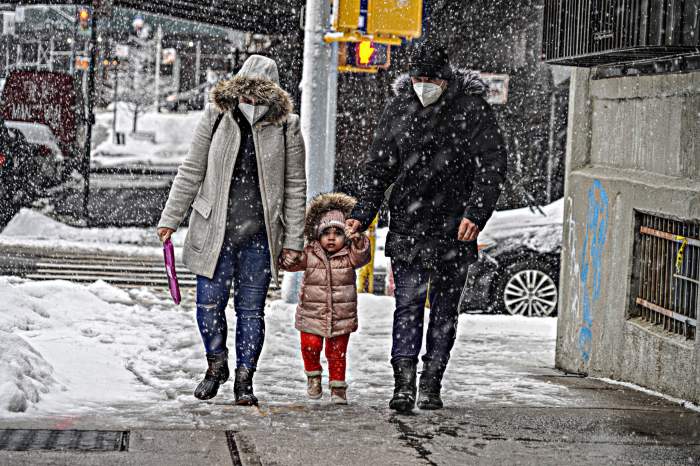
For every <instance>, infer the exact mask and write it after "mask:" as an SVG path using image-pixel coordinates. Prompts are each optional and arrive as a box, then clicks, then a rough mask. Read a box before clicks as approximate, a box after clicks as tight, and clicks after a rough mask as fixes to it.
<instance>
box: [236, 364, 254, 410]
mask: <svg viewBox="0 0 700 466" xmlns="http://www.w3.org/2000/svg"><path fill="white" fill-rule="evenodd" d="M254 373H255V369H248V368H246V367H238V368H236V379H235V381H234V383H233V395H234V396H235V398H236V404H237V405H238V406H257V405H258V399H257V398H256V397H255V395H254V394H253V374H254Z"/></svg>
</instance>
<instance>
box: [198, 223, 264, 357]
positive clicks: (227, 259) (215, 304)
mask: <svg viewBox="0 0 700 466" xmlns="http://www.w3.org/2000/svg"><path fill="white" fill-rule="evenodd" d="M271 276H272V274H271V272H270V250H269V247H268V244H267V237H266V236H265V230H263V231H262V232H261V233H259V234H256V235H254V236H252V237H251V238H249V239H247V240H245V241H243V242H241V243H240V244H238V245H235V246H234V245H233V244H232V242H231V239H230V238H229V237H228V236H227V237H226V239H225V240H224V244H223V246H222V248H221V254H220V255H219V260H218V262H217V264H216V270H215V271H214V277H213V278H212V279H209V278H207V277H203V276H201V275H197V325H198V326H199V333H200V334H201V335H202V341H203V342H204V348H205V349H206V352H207V354H219V353H222V352H224V351H225V350H226V336H227V334H228V326H227V324H226V306H227V304H228V300H229V295H230V293H231V285H232V284H233V307H234V309H235V311H236V367H246V368H248V369H255V367H256V365H257V362H258V358H259V357H260V352H261V351H262V347H263V342H264V341H265V298H266V297H267V289H268V287H269V286H270V278H271Z"/></svg>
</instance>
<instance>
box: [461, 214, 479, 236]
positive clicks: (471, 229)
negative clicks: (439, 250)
mask: <svg viewBox="0 0 700 466" xmlns="http://www.w3.org/2000/svg"><path fill="white" fill-rule="evenodd" d="M478 236H479V227H478V226H476V225H475V224H474V222H472V221H471V220H469V219H468V218H463V219H462V223H460V224H459V231H457V239H458V240H459V241H474V240H476V238H477V237H478Z"/></svg>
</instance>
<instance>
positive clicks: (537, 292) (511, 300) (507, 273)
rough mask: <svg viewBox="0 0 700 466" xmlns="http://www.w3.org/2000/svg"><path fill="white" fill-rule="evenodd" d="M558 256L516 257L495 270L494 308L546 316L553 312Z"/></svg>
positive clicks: (557, 288) (518, 313) (510, 312)
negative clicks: (496, 273) (498, 272)
mask: <svg viewBox="0 0 700 466" xmlns="http://www.w3.org/2000/svg"><path fill="white" fill-rule="evenodd" d="M558 298H559V258H555V257H553V256H537V257H525V258H519V259H517V260H515V261H513V262H512V263H510V264H509V265H507V266H506V267H504V268H503V269H502V271H501V273H500V274H499V278H498V286H497V287H496V289H495V296H494V303H495V309H494V310H495V311H500V312H502V313H504V314H510V315H524V316H527V317H549V316H554V315H556V313H557V307H558Z"/></svg>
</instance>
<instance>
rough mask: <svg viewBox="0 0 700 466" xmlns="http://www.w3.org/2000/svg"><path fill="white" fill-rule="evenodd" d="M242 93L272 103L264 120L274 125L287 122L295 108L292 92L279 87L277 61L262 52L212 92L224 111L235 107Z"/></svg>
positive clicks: (221, 82) (220, 108)
mask: <svg viewBox="0 0 700 466" xmlns="http://www.w3.org/2000/svg"><path fill="white" fill-rule="evenodd" d="M240 96H246V97H252V98H255V100H256V102H257V103H258V104H260V105H267V106H269V107H270V109H269V110H268V111H267V113H266V114H265V116H264V117H263V121H266V122H269V123H272V124H281V123H282V122H284V121H285V120H286V118H287V115H289V114H290V113H292V111H293V109H294V106H293V104H292V100H291V98H290V97H289V94H287V93H286V92H285V91H284V90H283V89H282V88H281V87H280V86H279V75H278V73H277V65H276V64H275V62H274V60H272V59H270V58H267V57H263V56H261V55H251V56H250V57H249V58H248V59H247V60H246V61H245V63H244V64H243V67H241V70H240V71H239V72H238V74H236V76H234V77H233V78H231V79H228V80H225V81H219V82H218V83H217V84H216V86H214V89H213V90H212V91H211V101H212V102H213V103H214V105H215V106H216V107H217V108H218V109H219V110H220V111H222V112H228V111H230V110H232V109H234V108H235V107H236V106H237V105H238V98H239V97H240Z"/></svg>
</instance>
